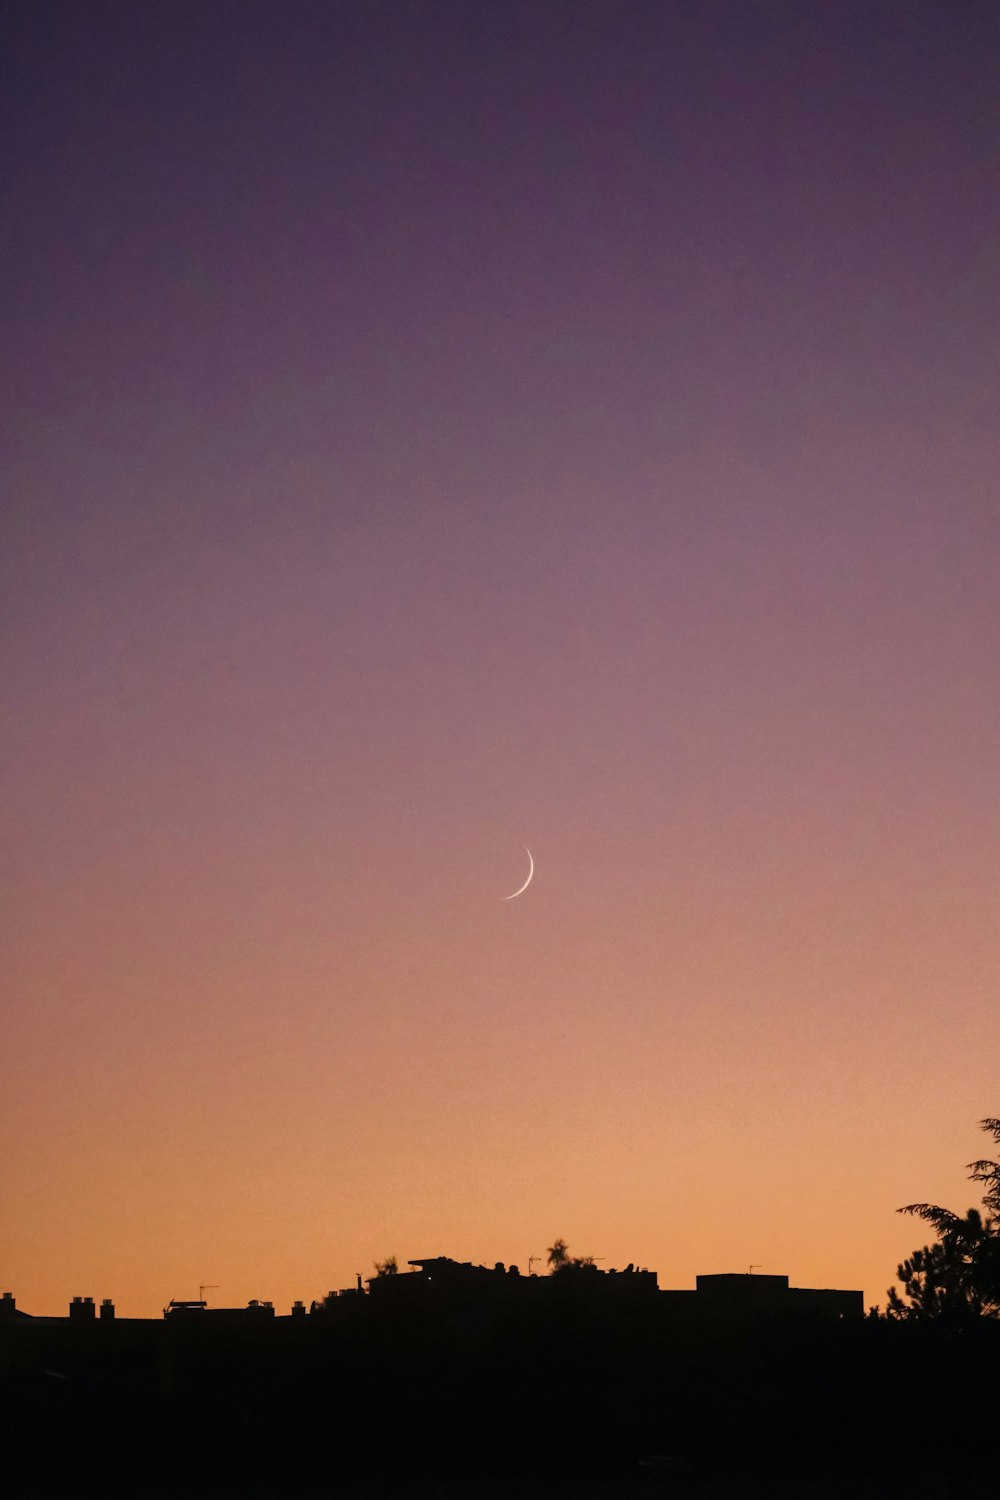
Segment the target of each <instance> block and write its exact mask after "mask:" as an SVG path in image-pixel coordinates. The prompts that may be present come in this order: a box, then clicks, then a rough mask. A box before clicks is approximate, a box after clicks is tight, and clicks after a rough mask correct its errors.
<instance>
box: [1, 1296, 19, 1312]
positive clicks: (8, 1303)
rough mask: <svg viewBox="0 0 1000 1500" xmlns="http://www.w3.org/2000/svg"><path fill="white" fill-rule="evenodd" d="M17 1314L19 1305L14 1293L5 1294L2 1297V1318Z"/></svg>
mask: <svg viewBox="0 0 1000 1500" xmlns="http://www.w3.org/2000/svg"><path fill="white" fill-rule="evenodd" d="M16 1312H17V1303H16V1302H15V1301H14V1293H13V1292H4V1294H3V1296H2V1297H0V1318H9V1317H12V1316H13V1314H14V1313H16Z"/></svg>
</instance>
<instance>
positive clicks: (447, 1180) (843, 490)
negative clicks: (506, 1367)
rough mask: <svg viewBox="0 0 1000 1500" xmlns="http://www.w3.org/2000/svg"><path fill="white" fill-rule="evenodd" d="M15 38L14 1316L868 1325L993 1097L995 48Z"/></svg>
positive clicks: (709, 8) (406, 9) (796, 41)
mask: <svg viewBox="0 0 1000 1500" xmlns="http://www.w3.org/2000/svg"><path fill="white" fill-rule="evenodd" d="M4 22H5V43H4V51H5V63H4V75H5V77H4V88H3V94H4V104H3V110H4V119H3V126H2V138H3V148H2V149H3V158H4V159H3V173H2V176H3V179H4V181H5V183H6V189H5V193H6V203H5V207H4V214H3V218H4V222H5V228H4V243H3V253H2V259H3V264H4V267H5V274H4V286H5V294H4V296H5V325H6V335H7V336H6V340H5V344H6V348H7V351H8V352H7V356H6V361H5V366H4V378H5V389H4V403H3V404H4V408H5V411H6V436H5V439H4V461H3V462H4V467H3V484H4V492H5V495H6V497H7V498H6V501H5V504H4V514H3V520H2V523H0V526H2V530H0V569H2V593H3V608H4V626H3V656H2V675H0V691H2V697H3V703H4V710H5V712H4V719H5V732H4V767H5V768H4V791H5V795H4V808H3V825H4V826H3V846H4V851H5V852H4V856H3V859H4V883H5V891H6V894H5V899H4V908H5V916H4V922H3V939H2V943H3V948H2V972H3V975H4V992H5V1000H4V1011H3V1023H2V1024H3V1029H2V1035H3V1045H2V1048H0V1089H2V1105H0V1112H2V1118H3V1144H2V1152H3V1158H2V1159H3V1172H2V1201H0V1214H2V1218H3V1234H2V1242H3V1252H2V1256H0V1280H2V1283H3V1287H4V1288H5V1289H6V1288H7V1287H9V1288H10V1289H11V1290H12V1291H13V1292H14V1293H15V1294H16V1296H17V1298H18V1302H19V1305H21V1306H23V1307H25V1308H27V1309H28V1310H29V1311H34V1312H38V1313H51V1312H59V1311H63V1310H64V1308H65V1304H66V1303H67V1301H68V1299H69V1297H70V1296H72V1295H93V1296H95V1297H104V1296H111V1297H114V1298H115V1299H116V1301H117V1303H118V1307H119V1309H120V1311H121V1312H123V1313H126V1314H133V1315H140V1314H153V1313H157V1312H158V1311H159V1309H160V1308H161V1307H162V1306H163V1305H164V1303H165V1302H166V1301H167V1299H168V1298H170V1297H190V1296H194V1295H196V1294H197V1289H198V1285H199V1283H201V1282H210V1283H218V1286H219V1290H218V1291H213V1292H211V1293H210V1294H209V1295H210V1296H211V1297H212V1298H213V1299H214V1300H216V1301H219V1302H222V1303H225V1304H230V1305H232V1304H236V1303H240V1302H244V1301H246V1300H247V1299H248V1298H250V1297H267V1298H273V1299H274V1300H275V1302H276V1303H277V1304H278V1306H279V1309H284V1308H287V1305H288V1304H289V1302H290V1301H291V1300H292V1298H294V1297H304V1298H306V1299H309V1298H311V1297H314V1296H319V1295H322V1294H323V1293H325V1292H326V1291H327V1290H328V1289H329V1288H331V1287H339V1286H345V1285H349V1284H352V1283H353V1278H354V1274H355V1272H357V1271H361V1272H364V1273H365V1274H366V1275H367V1274H370V1272H371V1266H372V1262H373V1260H374V1259H375V1258H376V1257H379V1258H382V1257H384V1256H385V1255H388V1254H392V1253H395V1254H396V1255H397V1256H399V1258H400V1259H401V1260H405V1259H408V1258H410V1257H411V1256H427V1255H433V1254H447V1255H452V1256H455V1257H456V1258H459V1259H472V1260H476V1261H485V1262H487V1263H490V1264H492V1263H493V1262H494V1261H496V1260H498V1259H502V1260H505V1261H508V1262H511V1261H513V1262H517V1263H518V1264H519V1265H520V1266H521V1268H522V1270H524V1269H526V1268H527V1261H528V1257H529V1256H531V1255H542V1254H544V1251H545V1249H546V1247H547V1246H548V1245H550V1244H551V1243H552V1240H553V1239H554V1238H555V1237H556V1236H558V1235H561V1236H564V1237H565V1238H566V1239H567V1240H568V1241H569V1244H570V1249H571V1251H576V1252H578V1253H584V1252H591V1253H593V1254H595V1255H599V1256H604V1257H606V1261H605V1263H606V1264H607V1265H623V1264H624V1263H626V1262H628V1261H634V1262H636V1263H637V1264H641V1265H646V1266H650V1267H652V1268H654V1269H656V1270H657V1271H658V1272H659V1274H660V1281H661V1285H665V1286H675V1287H676V1286H680V1287H683V1286H691V1285H693V1280H694V1276H695V1275H696V1274H697V1273H700V1272H713V1271H732V1270H737V1271H739V1270H745V1269H746V1267H747V1266H748V1265H749V1264H751V1263H755V1264H757V1265H759V1266H760V1267H761V1269H762V1270H764V1271H768V1272H781V1273H787V1274H789V1275H790V1276H791V1278H792V1281H793V1284H798V1285H802V1286H839V1287H862V1288H864V1290H865V1293H866V1296H867V1298H868V1300H869V1301H874V1300H878V1301H881V1300H883V1298H884V1292H885V1288H886V1287H887V1286H888V1285H889V1283H890V1282H891V1280H892V1279H893V1273H894V1270H895V1266H896V1264H897V1262H898V1261H899V1259H900V1258H901V1257H902V1256H903V1255H904V1254H906V1253H908V1252H909V1251H910V1250H911V1249H912V1248H913V1247H914V1246H915V1245H917V1244H919V1243H921V1242H922V1239H923V1238H925V1237H926V1236H925V1233H924V1230H923V1226H921V1225H914V1224H913V1223H912V1222H910V1221H907V1220H902V1219H900V1218H898V1217H896V1215H895V1213H894V1210H895V1208H896V1207H897V1206H898V1205H899V1204H901V1203H906V1202H909V1201H912V1200H913V1199H915V1198H917V1199H932V1200H936V1201H942V1202H945V1203H948V1204H950V1205H951V1206H953V1207H955V1208H960V1209H961V1208H965V1207H966V1206H967V1205H968V1204H970V1203H973V1202H976V1201H978V1196H979V1195H978V1192H977V1190H976V1188H975V1186H974V1185H972V1184H968V1183H966V1182H965V1176H964V1171H963V1163H964V1162H966V1161H968V1160H969V1159H970V1158H972V1157H974V1156H978V1155H980V1154H981V1153H982V1150H983V1149H984V1139H983V1138H982V1137H981V1136H980V1135H979V1133H978V1131H977V1129H976V1122H977V1120H978V1119H979V1118H980V1117H981V1116H983V1115H986V1114H994V1115H995V1114H997V1113H1000V1006H998V959H1000V941H998V921H997V919H998V908H1000V884H998V868H997V849H998V835H1000V827H998V822H1000V797H998V766H1000V756H998V729H1000V714H998V665H1000V629H998V624H1000V603H998V601H1000V498H998V496H1000V485H998V478H1000V412H998V399H997V397H998V390H1000V386H998V380H997V373H998V370H997V366H998V359H997V356H998V349H1000V338H998V329H1000V271H998V264H1000V263H998V245H1000V194H998V192H997V174H996V149H997V141H998V140H1000V93H998V91H997V87H996V79H997V65H998V59H1000V9H998V8H997V7H996V6H990V5H976V4H971V3H969V4H965V3H959V0H940V3H937V0H898V3H886V0H829V3H827V0H807V3H802V0H774V3H770V0H760V3H755V0H650V3H646V0H600V3H593V0H565V3H564V0H532V3H523V0H502V3H499V4H498V3H495V0H490V3H482V4H480V3H477V0H423V3H411V0H364V3H362V0H352V3H337V0H325V3H320V0H316V3H312V0H200V3H192V0H162V3H156V0H154V3H143V4H128V3H125V0H122V3H105V0H88V3H87V4H86V5H81V4H76V3H71V0H66V3H51V0H40V3H33V4H28V3H21V4H17V3H14V4H7V5H5V7H4ZM525 845H527V846H530V848H531V850H532V852H533V854H534V857H535V861H536V866H537V873H536V876H535V880H534V883H533V885H532V886H531V888H530V890H528V891H527V892H525V894H524V895H523V896H522V897H521V898H519V899H518V900H517V901H514V902H510V903H507V902H505V901H504V900H503V899H502V898H503V896H504V895H505V894H507V893H508V892H509V891H511V890H513V889H514V888H515V887H516V886H517V885H519V884H520V883H521V881H522V880H523V878H524V874H525V873H526V866H527V857H526V855H525V853H524V847H525Z"/></svg>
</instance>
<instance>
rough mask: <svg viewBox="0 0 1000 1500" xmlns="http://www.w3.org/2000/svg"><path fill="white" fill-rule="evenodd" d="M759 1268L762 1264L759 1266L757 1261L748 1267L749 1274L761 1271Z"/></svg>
mask: <svg viewBox="0 0 1000 1500" xmlns="http://www.w3.org/2000/svg"><path fill="white" fill-rule="evenodd" d="M759 1270H760V1266H758V1265H757V1264H756V1263H754V1264H753V1265H752V1266H750V1267H748V1269H747V1275H748V1276H752V1275H753V1273H754V1272H755V1271H759Z"/></svg>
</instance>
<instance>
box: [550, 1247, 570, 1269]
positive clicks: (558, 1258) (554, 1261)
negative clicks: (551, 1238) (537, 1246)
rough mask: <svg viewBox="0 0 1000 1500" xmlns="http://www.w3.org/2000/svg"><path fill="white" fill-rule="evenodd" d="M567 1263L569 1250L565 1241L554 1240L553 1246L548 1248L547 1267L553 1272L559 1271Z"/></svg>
mask: <svg viewBox="0 0 1000 1500" xmlns="http://www.w3.org/2000/svg"><path fill="white" fill-rule="evenodd" d="M568 1263H569V1248H568V1246H567V1244H566V1241H565V1240H556V1242H555V1244H554V1245H550V1246H549V1266H550V1268H551V1269H552V1270H553V1271H561V1270H562V1269H563V1267H564V1266H565V1265H568Z"/></svg>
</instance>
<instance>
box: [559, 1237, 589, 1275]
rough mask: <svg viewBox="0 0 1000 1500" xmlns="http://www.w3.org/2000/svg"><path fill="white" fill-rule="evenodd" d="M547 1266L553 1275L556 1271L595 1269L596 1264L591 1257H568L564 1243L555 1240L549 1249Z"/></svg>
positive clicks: (567, 1248) (563, 1241) (567, 1250)
mask: <svg viewBox="0 0 1000 1500" xmlns="http://www.w3.org/2000/svg"><path fill="white" fill-rule="evenodd" d="M549 1266H550V1268H551V1270H552V1272H553V1274H554V1273H555V1272H556V1271H585V1270H587V1269H588V1268H590V1267H593V1268H595V1269H596V1266H597V1262H596V1260H595V1259H594V1257H593V1256H592V1255H570V1253H569V1247H568V1246H567V1244H566V1241H565V1240H556V1242H555V1244H554V1245H551V1246H550V1247H549Z"/></svg>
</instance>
